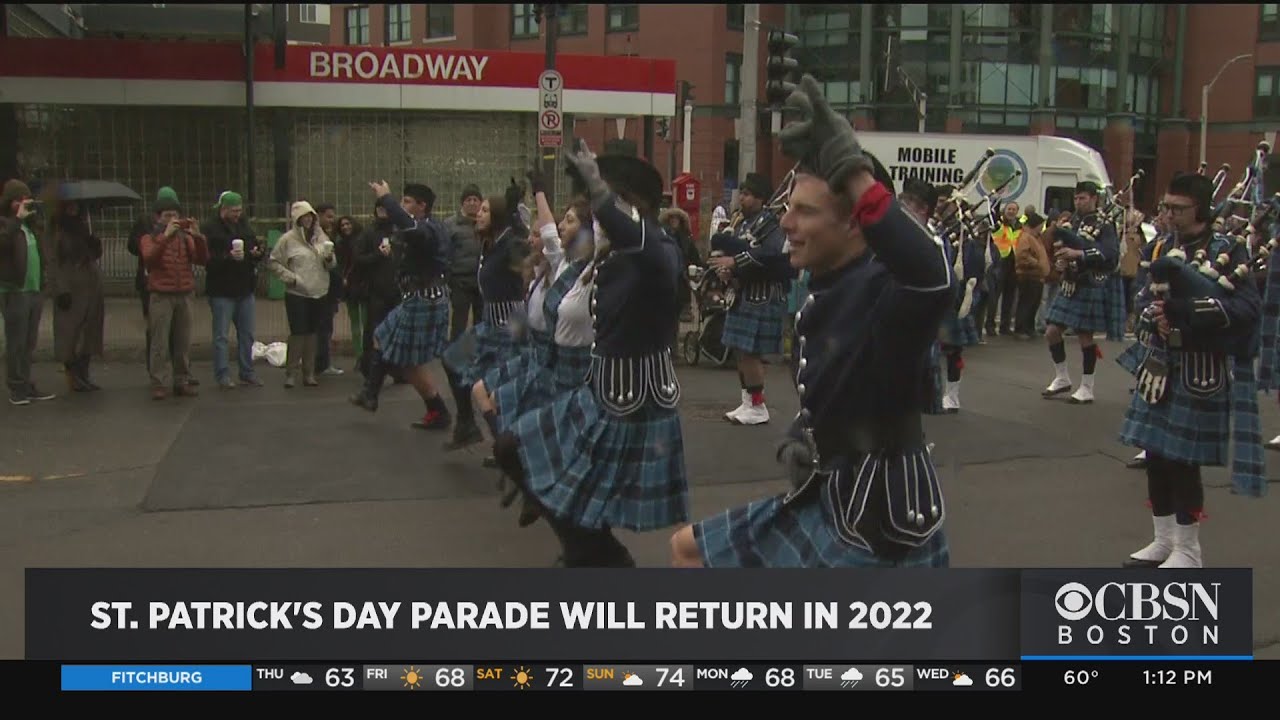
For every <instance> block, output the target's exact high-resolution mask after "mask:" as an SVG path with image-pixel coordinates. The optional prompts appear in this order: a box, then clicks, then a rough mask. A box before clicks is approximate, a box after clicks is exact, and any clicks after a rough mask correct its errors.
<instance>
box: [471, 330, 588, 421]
mask: <svg viewBox="0 0 1280 720" xmlns="http://www.w3.org/2000/svg"><path fill="white" fill-rule="evenodd" d="M538 355H539V357H537V358H536V359H534V360H533V361H532V362H530V363H529V364H527V365H526V366H525V368H524V372H523V373H521V374H519V375H515V376H513V377H512V378H511V379H510V380H509V381H507V382H505V383H503V384H501V385H499V386H498V388H497V389H496V390H494V391H493V392H494V399H495V404H496V405H497V406H498V429H499V430H500V431H506V430H507V429H509V428H510V427H511V424H512V423H514V422H515V421H516V419H517V418H519V417H520V416H521V415H524V414H525V413H528V412H532V411H533V410H537V409H538V408H540V407H542V406H544V405H546V404H547V403H549V402H551V401H552V400H555V399H556V398H557V397H558V396H560V395H561V394H562V393H566V392H569V391H570V390H573V389H575V388H577V387H578V386H579V385H582V384H583V383H585V382H586V378H587V371H588V370H590V369H591V348H590V347H564V346H562V345H556V346H554V347H552V346H547V348H546V349H545V350H543V351H540V352H539V353H538Z"/></svg>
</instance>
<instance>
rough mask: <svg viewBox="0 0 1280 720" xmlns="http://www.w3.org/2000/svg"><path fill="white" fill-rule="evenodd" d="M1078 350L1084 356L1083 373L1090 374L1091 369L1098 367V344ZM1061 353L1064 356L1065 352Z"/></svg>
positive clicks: (1091, 372)
mask: <svg viewBox="0 0 1280 720" xmlns="http://www.w3.org/2000/svg"><path fill="white" fill-rule="evenodd" d="M1080 351H1081V355H1082V356H1083V358H1084V374H1085V375H1092V374H1093V371H1094V370H1097V369H1098V346H1097V345H1090V346H1089V347H1086V348H1081V349H1080ZM1063 355H1064V356H1065V355H1066V354H1065V353H1063Z"/></svg>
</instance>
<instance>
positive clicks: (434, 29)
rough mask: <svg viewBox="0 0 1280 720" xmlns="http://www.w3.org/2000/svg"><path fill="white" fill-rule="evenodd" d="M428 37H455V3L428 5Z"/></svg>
mask: <svg viewBox="0 0 1280 720" xmlns="http://www.w3.org/2000/svg"><path fill="white" fill-rule="evenodd" d="M427 37H429V38H447V37H453V3H431V4H430V5H427Z"/></svg>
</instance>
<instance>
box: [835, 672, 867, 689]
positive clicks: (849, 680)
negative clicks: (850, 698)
mask: <svg viewBox="0 0 1280 720" xmlns="http://www.w3.org/2000/svg"><path fill="white" fill-rule="evenodd" d="M861 681H862V673H861V672H860V671H859V670H858V668H849V669H848V670H845V671H844V674H843V675H841V676H840V687H847V688H849V687H853V686H855V685H857V684H858V683H859V682H861Z"/></svg>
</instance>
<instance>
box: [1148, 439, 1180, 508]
mask: <svg viewBox="0 0 1280 720" xmlns="http://www.w3.org/2000/svg"><path fill="white" fill-rule="evenodd" d="M1169 473H1170V469H1169V463H1168V462H1166V461H1165V460H1164V459H1163V458H1158V457H1154V456H1152V455H1151V453H1147V500H1149V501H1151V514H1152V515H1154V516H1156V517H1166V516H1169V515H1172V514H1173V512H1174V502H1173V478H1172V477H1170V475H1169Z"/></svg>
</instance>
